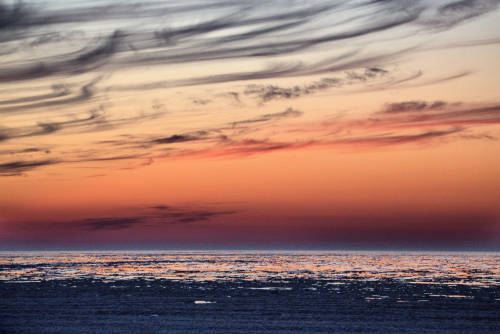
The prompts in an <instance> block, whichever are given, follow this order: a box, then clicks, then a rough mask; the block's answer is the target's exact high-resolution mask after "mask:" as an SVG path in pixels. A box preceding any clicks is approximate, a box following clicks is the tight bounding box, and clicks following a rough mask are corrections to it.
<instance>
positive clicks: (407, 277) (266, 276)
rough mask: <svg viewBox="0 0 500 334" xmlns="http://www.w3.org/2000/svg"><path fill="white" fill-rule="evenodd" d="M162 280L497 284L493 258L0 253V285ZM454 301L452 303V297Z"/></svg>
mask: <svg viewBox="0 0 500 334" xmlns="http://www.w3.org/2000/svg"><path fill="white" fill-rule="evenodd" d="M82 278H90V279H98V280H107V281H118V280H127V279H137V278H142V279H167V280H176V281H214V280H215V281H217V280H262V281H266V280H289V279H295V278H305V279H308V278H309V279H319V280H329V281H331V283H332V285H334V284H342V283H343V282H346V281H351V280H357V281H378V280H393V281H402V282H406V283H413V284H464V285H478V286H496V285H500V253H479V252H470V253H458V252H449V253H442V252H354V251H336V252H333V251H328V252H319V251H316V252H313V251H308V252H305V251H304V252H292V251H280V252H277V251H272V252H271V251H154V252H152V251H149V252H144V251H143V252H132V251H120V252H118V251H113V252H1V253H0V279H1V280H3V281H8V282H27V281H28V282H29V281H42V280H61V279H82ZM457 298H458V297H457Z"/></svg>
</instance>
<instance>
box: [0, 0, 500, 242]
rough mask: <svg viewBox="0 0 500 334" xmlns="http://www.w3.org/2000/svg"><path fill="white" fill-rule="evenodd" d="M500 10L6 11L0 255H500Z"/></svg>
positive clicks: (282, 2)
mask: <svg viewBox="0 0 500 334" xmlns="http://www.w3.org/2000/svg"><path fill="white" fill-rule="evenodd" d="M499 4H500V1H498V0H460V1H453V0H437V1H431V0H411V1H409V0H357V1H354V0H353V1H336V0H321V1H299V0H273V1H268V0H235V1H232V0H227V1H226V0H218V1H211V0H189V1H186V0H182V1H180V0H174V1H137V2H133V1H92V0H72V1H62V0H44V1H0V249H107V248H109V249H154V248H160V249H162V248H292V249H294V248H301V249H302V248H312V249H318V248H329V249H343V248H356V249H357V248H363V249H365V248H368V249H381V248H382V249H385V248H388V249H403V248H412V249H413V248H417V249H427V248H432V249H478V250H480V249H500V142H499V138H500V91H499V80H498V78H499V77H500V66H499V65H500V61H499V59H500V33H499V31H500V29H499V28H500V26H499V22H500V10H499Z"/></svg>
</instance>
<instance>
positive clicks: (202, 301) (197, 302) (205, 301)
mask: <svg viewBox="0 0 500 334" xmlns="http://www.w3.org/2000/svg"><path fill="white" fill-rule="evenodd" d="M194 303H195V304H215V302H211V301H208V300H195V301H194Z"/></svg>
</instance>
